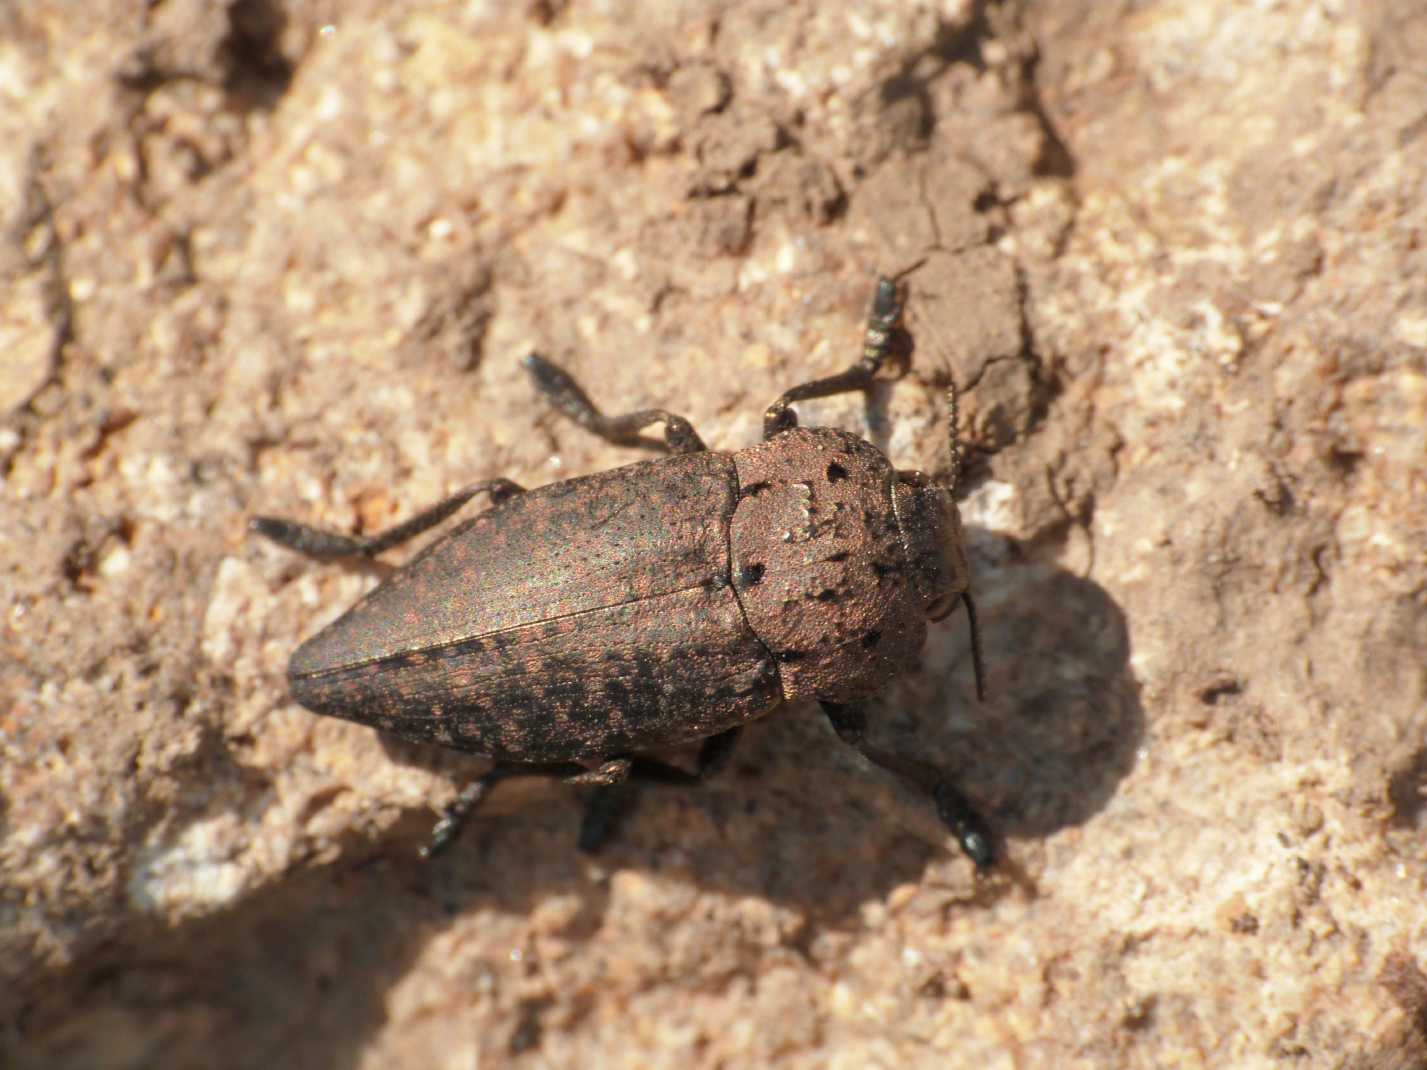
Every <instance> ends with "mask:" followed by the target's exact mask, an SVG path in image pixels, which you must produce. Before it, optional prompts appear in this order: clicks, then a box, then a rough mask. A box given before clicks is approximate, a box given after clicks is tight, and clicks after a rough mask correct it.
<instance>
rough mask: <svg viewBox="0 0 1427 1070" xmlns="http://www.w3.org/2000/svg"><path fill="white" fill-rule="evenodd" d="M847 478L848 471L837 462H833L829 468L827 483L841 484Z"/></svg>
mask: <svg viewBox="0 0 1427 1070" xmlns="http://www.w3.org/2000/svg"><path fill="white" fill-rule="evenodd" d="M846 478H847V469H846V468H844V467H842V465H840V464H838V463H837V462H836V461H832V462H831V463H829V464H828V466H827V481H828V482H829V483H840V482H841V481H842V480H844V479H846Z"/></svg>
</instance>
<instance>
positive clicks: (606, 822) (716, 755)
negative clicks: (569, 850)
mask: <svg viewBox="0 0 1427 1070" xmlns="http://www.w3.org/2000/svg"><path fill="white" fill-rule="evenodd" d="M741 731H742V729H740V728H730V729H729V730H728V731H727V732H720V733H719V734H718V735H716V736H710V737H709V738H708V739H706V740H704V742H703V746H701V747H700V748H699V757H698V760H697V763H696V765H695V771H694V772H692V773H691V772H689V771H688V770H686V769H680V768H678V767H677V766H673V765H668V764H666V763H664V762H660V761H655V760H654V759H652V758H639V757H631V758H615V759H613V760H611V761H608V762H605V763H604V764H603V765H601V766H600V767H599V768H598V769H595V770H591V771H590V772H589V773H587V774H585V775H583V776H578V777H571V778H570V779H571V780H572V781H573V782H575V783H584V784H595V785H597V788H596V790H595V793H594V794H593V795H591V796H590V801H589V803H588V804H587V805H586V807H585V818H584V820H583V821H582V822H581V823H580V840H579V846H580V850H581V851H584V852H585V853H586V854H593V853H594V852H595V851H598V850H599V849H600V847H601V846H603V845H604V843H605V841H606V840H608V839H609V837H610V834H611V833H612V832H613V831H614V830H615V828H616V827H617V826H618V824H619V821H620V819H621V818H623V817H624V815H625V813H626V812H627V811H628V809H629V807H630V804H631V803H632V801H633V800H632V798H631V793H630V791H629V788H630V787H631V786H632V785H633V784H674V785H681V786H692V785H695V784H701V783H703V782H704V781H705V780H707V779H708V778H709V777H711V776H713V775H714V774H715V773H717V772H718V771H719V770H720V769H722V768H723V767H724V766H725V765H726V764H728V758H729V755H730V754H732V753H733V745H734V743H736V742H737V741H738V734H739V732H741Z"/></svg>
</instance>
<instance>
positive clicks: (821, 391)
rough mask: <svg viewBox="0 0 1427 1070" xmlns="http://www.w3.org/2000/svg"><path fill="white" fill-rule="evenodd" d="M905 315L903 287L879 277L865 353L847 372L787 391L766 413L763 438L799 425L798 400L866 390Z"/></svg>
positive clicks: (884, 277) (868, 318)
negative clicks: (793, 406) (796, 408)
mask: <svg viewBox="0 0 1427 1070" xmlns="http://www.w3.org/2000/svg"><path fill="white" fill-rule="evenodd" d="M901 318H902V293H901V287H900V286H899V285H898V283H897V281H896V280H895V279H889V278H888V277H887V276H885V275H883V276H881V277H879V278H878V279H877V288H876V289H875V290H874V291H873V294H872V309H871V311H870V312H869V313H868V315H867V331H866V334H865V335H864V336H863V341H862V356H861V358H859V359H858V361H857V363H856V364H854V365H852V367H850V368H848V369H847V370H846V371H845V372H841V373H839V374H837V375H830V376H828V377H827V378H826V379H814V380H813V381H812V382H810V383H803V384H802V385H801V386H795V387H793V388H792V389H791V390H787V391H784V393H783V395H782V396H781V397H779V398H778V400H777V401H775V402H773V404H771V405H769V406H768V408H767V410H766V411H765V412H764V413H763V438H764V440H765V441H766V440H768V439H770V438H772V437H773V436H774V435H776V434H779V433H780V432H783V431H787V430H789V429H791V428H794V427H797V426H798V414H797V413H795V412H794V411H793V410H792V408H790V406H791V405H792V404H793V402H795V401H809V400H811V399H813V398H826V397H831V396H832V395H834V394H848V393H851V392H852V391H854V390H865V389H867V387H868V386H869V385H870V384H871V383H872V380H873V379H874V378H875V377H876V375H877V370H878V369H879V368H881V367H882V362H883V361H884V360H886V359H887V354H888V352H890V351H891V348H892V341H893V339H894V338H895V337H896V335H897V323H898V321H899V320H900V319H901Z"/></svg>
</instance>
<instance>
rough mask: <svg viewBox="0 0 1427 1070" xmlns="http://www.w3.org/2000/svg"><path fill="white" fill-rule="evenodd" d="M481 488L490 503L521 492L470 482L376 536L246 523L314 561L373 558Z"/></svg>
mask: <svg viewBox="0 0 1427 1070" xmlns="http://www.w3.org/2000/svg"><path fill="white" fill-rule="evenodd" d="M482 491H485V492H486V493H488V494H489V495H490V496H491V504H492V505H499V504H500V503H501V502H503V501H505V500H506V499H508V498H513V497H515V496H516V495H517V494H522V493H524V491H525V488H524V487H522V486H521V485H520V484H518V483H512V482H511V481H510V480H508V479H488V480H486V481H484V482H482V483H472V484H471V485H470V486H468V487H464V488H462V489H461V490H458V491H457V492H456V493H455V494H453V495H451V496H450V497H449V498H444V499H442V500H441V501H439V502H437V503H436V504H435V505H433V506H431V507H430V508H429V509H423V510H422V511H421V512H419V513H417V514H416V515H415V516H414V517H412V518H411V519H410V520H404V521H402V522H401V523H400V524H397V525H396V526H395V527H391V528H387V530H386V531H383V532H382V533H381V534H380V535H369V536H366V537H359V536H354V535H343V534H341V533H340V532H336V531H327V530H324V529H323V528H314V527H310V526H308V525H307V524H300V523H298V522H297V521H296V520H283V519H281V518H279V517H274V516H255V517H253V519H252V520H250V521H249V522H248V527H249V529H250V530H252V531H255V532H257V533H258V534H259V535H261V536H263V537H264V538H267V539H271V540H272V541H273V542H275V543H278V544H279V545H282V546H286V547H287V548H288V549H289V550H296V551H297V552H298V553H300V554H305V555H306V556H308V557H312V558H316V559H317V560H318V561H331V560H333V559H334V558H338V557H375V556H376V555H377V554H379V553H381V552H382V551H384V550H390V549H391V548H392V547H394V546H399V545H401V544H402V543H404V542H406V541H407V540H408V539H413V538H415V537H416V536H417V535H420V534H421V533H422V532H423V531H428V530H430V529H431V528H434V527H435V526H436V525H437V524H439V523H441V521H443V520H445V519H446V518H447V517H448V516H450V515H451V514H452V513H454V512H455V511H456V510H457V509H459V508H461V506H463V505H465V504H466V503H467V502H468V501H470V500H471V499H472V498H474V497H475V496H476V495H477V494H480V493H481V492H482Z"/></svg>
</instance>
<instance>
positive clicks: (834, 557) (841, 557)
mask: <svg viewBox="0 0 1427 1070" xmlns="http://www.w3.org/2000/svg"><path fill="white" fill-rule="evenodd" d="M847 557H848V554H847V551H846V550H839V551H838V552H837V553H835V554H828V555H827V556H826V557H824V558H823V560H824V561H846V560H847Z"/></svg>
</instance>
